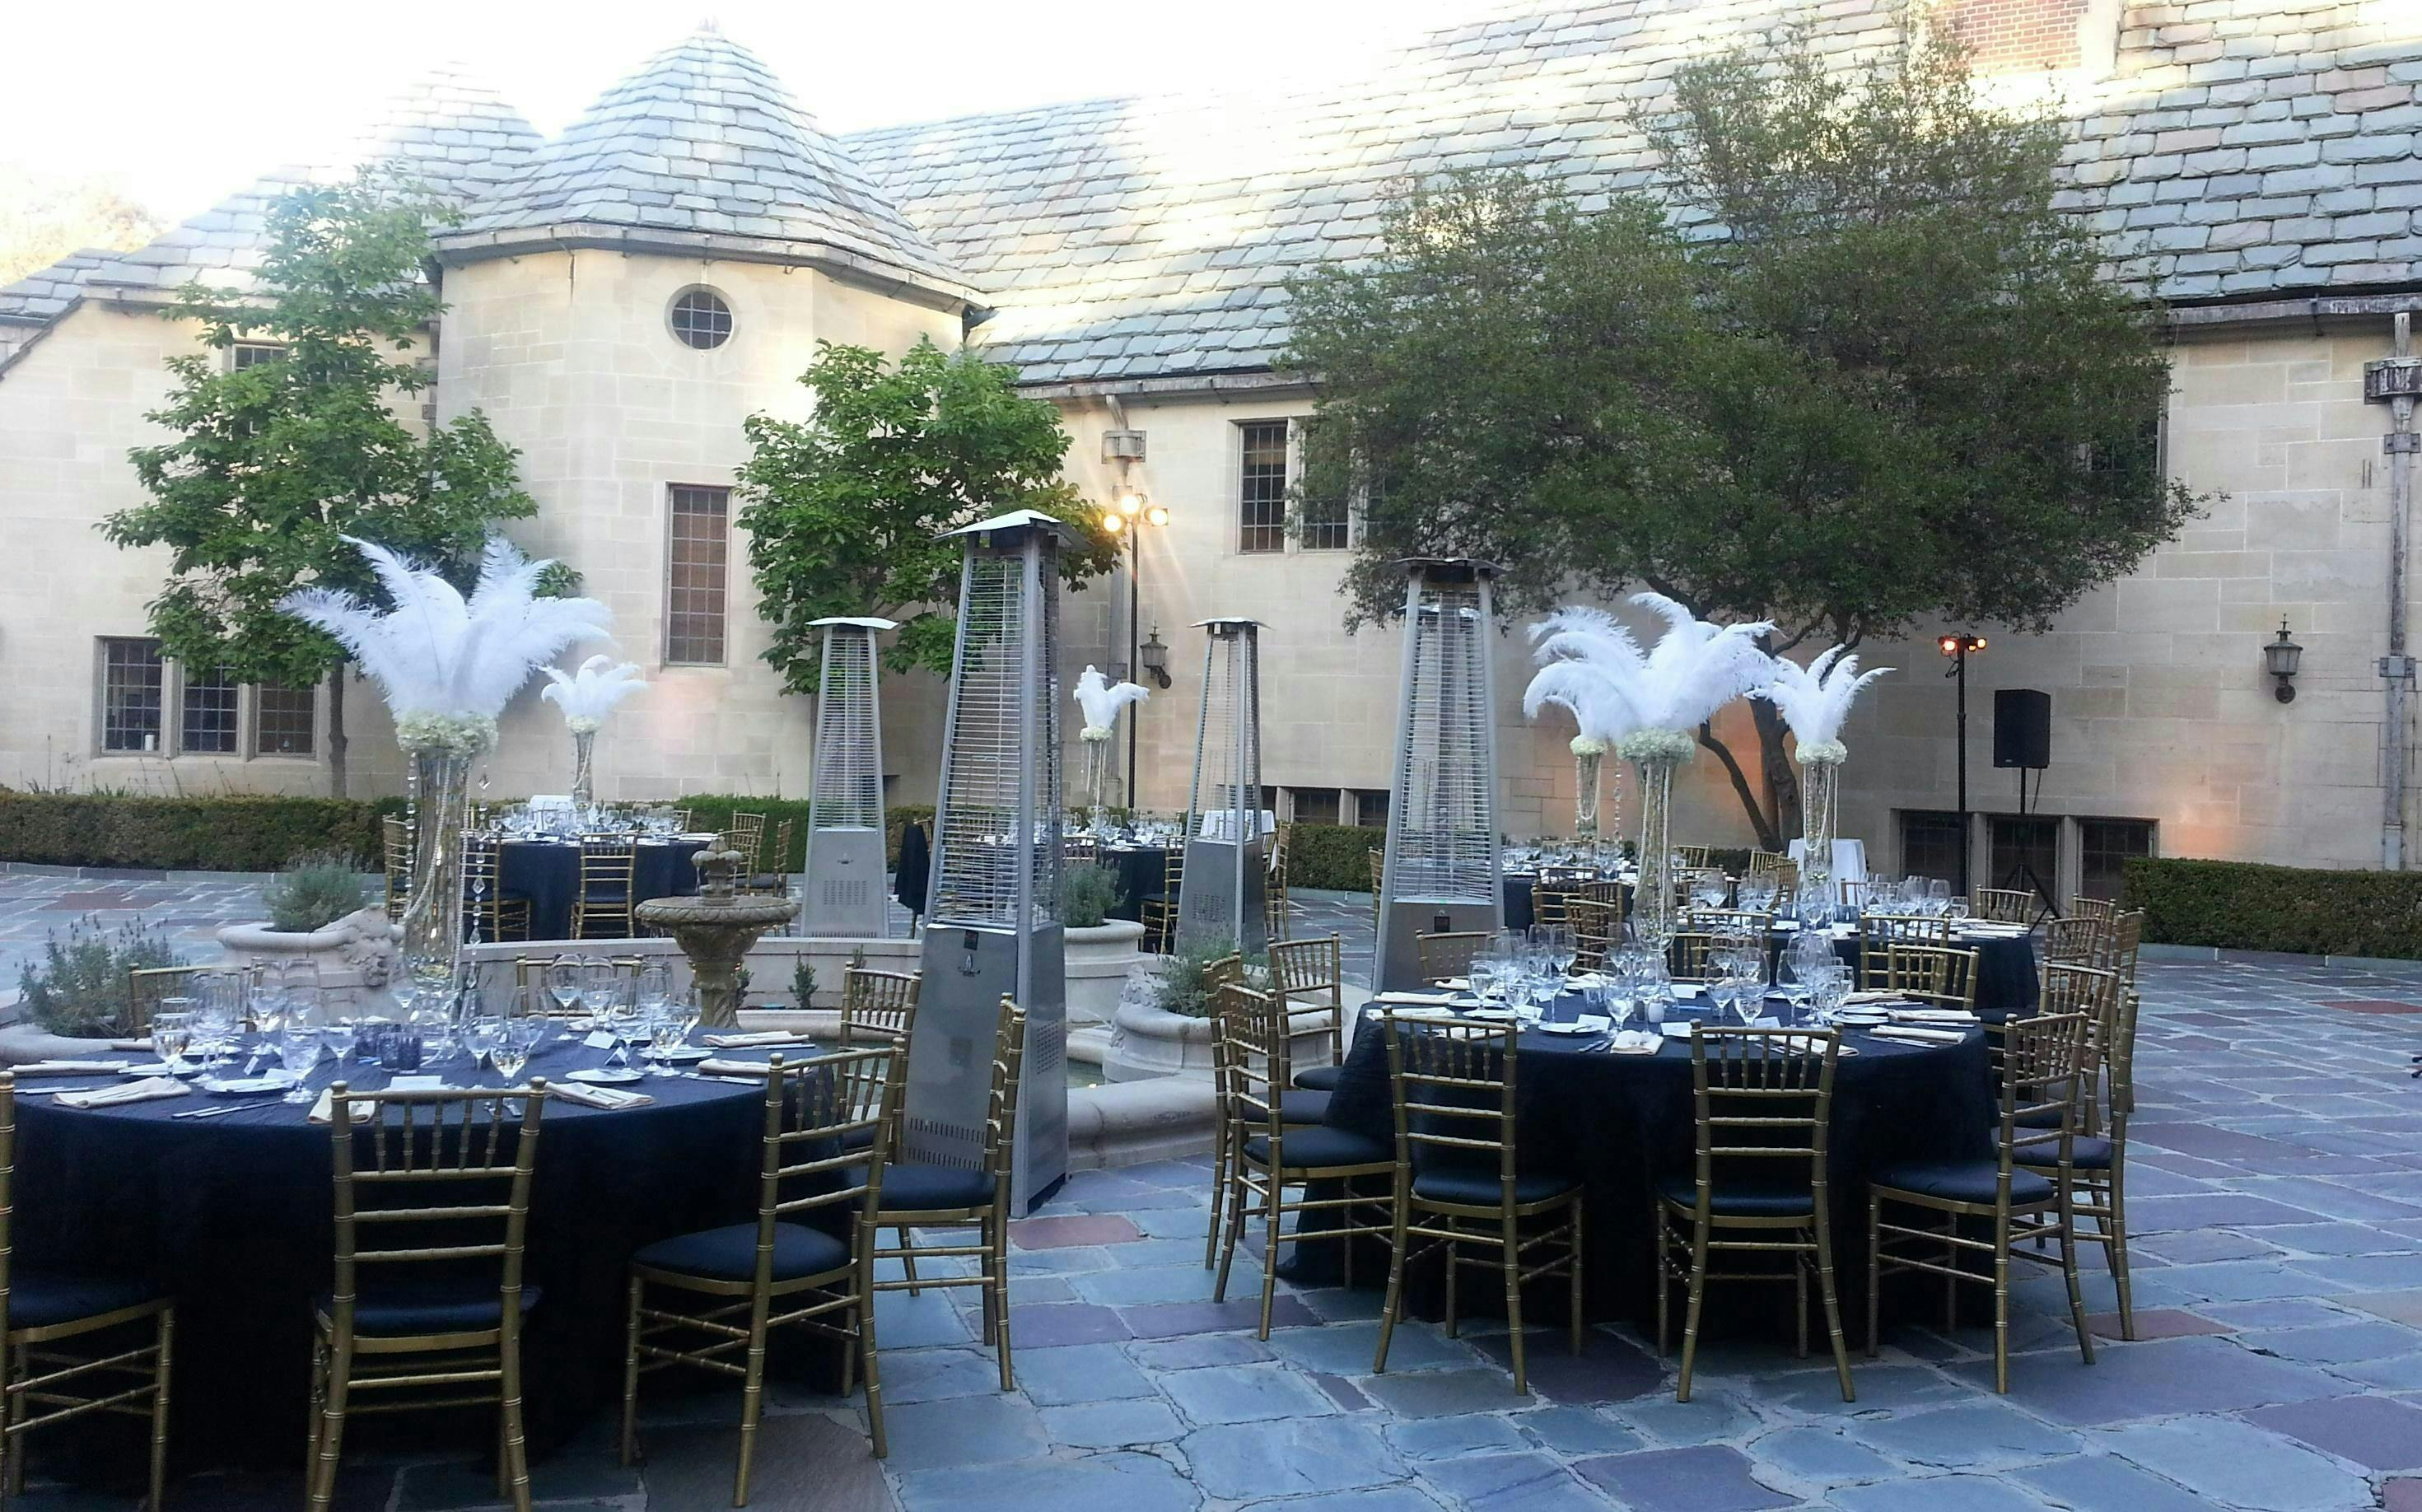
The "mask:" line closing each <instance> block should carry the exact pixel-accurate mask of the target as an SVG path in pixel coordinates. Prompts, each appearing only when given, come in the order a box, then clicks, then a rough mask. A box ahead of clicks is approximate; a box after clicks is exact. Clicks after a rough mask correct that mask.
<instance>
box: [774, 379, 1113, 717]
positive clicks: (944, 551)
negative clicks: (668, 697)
mask: <svg viewBox="0 0 2422 1512" xmlns="http://www.w3.org/2000/svg"><path fill="white" fill-rule="evenodd" d="M799 382H801V383H802V384H805V385H806V386H808V387H809V388H810V390H811V391H813V393H814V394H815V405H816V407H815V415H814V417H812V418H810V419H808V420H803V421H800V420H782V419H776V418H774V417H771V416H768V415H752V416H750V417H748V419H747V433H748V444H749V448H750V452H749V458H748V461H747V463H746V464H745V465H742V467H741V469H740V492H741V496H742V497H743V498H744V499H745V500H746V503H745V504H744V506H743V508H742V510H741V512H740V525H741V526H742V527H743V528H745V529H747V532H748V565H749V567H750V569H751V570H752V572H753V573H754V574H755V577H756V583H757V591H758V594H759V598H758V606H757V607H758V612H759V613H760V614H762V615H763V617H764V618H765V620H766V622H768V623H769V624H771V625H772V626H773V644H771V645H770V646H768V647H766V649H765V652H764V657H765V660H766V662H767V663H768V664H770V665H771V666H773V667H774V668H775V669H777V670H779V671H780V672H781V674H782V684H783V686H784V687H785V688H787V689H788V690H789V691H791V692H794V693H810V692H813V691H814V690H815V685H816V676H817V670H818V664H817V654H818V641H817V636H816V632H815V631H814V630H812V629H810V624H811V623H812V622H815V621H817V620H820V619H826V618H828V617H832V616H836V615H863V614H878V615H881V616H883V617H884V618H886V619H891V620H897V621H899V622H901V625H900V633H899V636H898V637H897V638H896V639H895V640H894V642H893V644H892V646H891V648H890V649H889V651H888V652H887V653H886V654H885V660H886V662H887V664H888V665H889V666H891V667H894V668H903V669H904V668H909V667H924V668H928V669H932V670H935V671H948V670H949V669H950V666H951V650H952V639H953V638H954V636H955V634H956V630H957V624H958V619H957V611H956V606H957V603H958V581H959V559H960V555H961V553H960V549H959V547H958V545H957V544H956V543H951V542H942V541H937V540H936V537H938V536H940V535H941V534H942V532H944V531H946V530H952V529H956V528H958V527H960V526H963V525H967V524H970V523H972V522H974V521H977V520H981V519H984V518H986V517H988V516H990V515H995V514H1000V513H1004V512H1008V511H1011V510H1040V511H1042V512H1044V513H1046V514H1050V515H1054V516H1056V517H1058V518H1059V519H1062V520H1064V521H1066V522H1068V523H1069V524H1070V526H1071V527H1072V528H1075V529H1076V530H1077V534H1078V536H1079V538H1080V541H1081V544H1080V545H1079V546H1078V548H1077V549H1075V550H1071V551H1066V552H1063V553H1062V556H1061V559H1060V571H1061V575H1062V577H1063V578H1064V579H1065V580H1066V581H1068V582H1070V583H1072V584H1078V583H1082V582H1083V581H1084V580H1085V579H1086V578H1089V577H1092V576H1094V575H1097V574H1099V573H1102V572H1104V571H1106V570H1108V569H1109V565H1110V563H1111V560H1112V559H1113V554H1114V550H1115V548H1114V546H1113V544H1112V543H1110V542H1109V540H1107V539H1106V538H1105V537H1103V536H1102V535H1101V534H1100V532H1099V531H1098V530H1097V529H1096V528H1094V524H1093V520H1092V519H1091V517H1090V516H1089V515H1087V514H1086V513H1085V512H1084V511H1083V509H1082V505H1081V501H1080V500H1079V498H1078V497H1077V490H1076V488H1075V486H1074V485H1072V484H1070V483H1067V482H1065V481H1063V480H1062V479H1061V476H1060V464H1061V459H1062V458H1063V457H1064V456H1066V455H1067V451H1068V433H1067V432H1066V431H1065V430H1063V429H1062V428H1061V424H1060V412H1059V410H1058V409H1057V408H1056V407H1055V406H1053V405H1052V404H1051V403H1050V402H1048V401H1046V400H1039V399H1028V398H1026V397H1025V396H1023V395H1021V394H1019V393H1018V392H1017V387H1016V374H1015V371H1014V370H1012V369H1009V368H1006V367H1001V366H999V365H997V364H993V363H987V362H984V361H982V360H981V359H979V358H977V357H975V356H973V355H972V354H967V353H965V352H961V353H959V354H946V353H944V352H943V351H942V350H941V349H940V348H939V347H937V346H936V345H935V344H934V343H933V342H932V341H931V340H930V339H920V340H919V341H918V343H917V345H916V346H915V347H914V348H912V349H911V350H910V351H909V352H908V353H907V354H906V355H904V356H903V357H902V358H901V359H900V361H899V364H898V365H897V366H892V365H890V364H888V363H887V362H886V361H885V360H884V357H883V354H881V353H879V352H874V351H872V350H870V349H868V348H866V347H857V346H841V345H838V344H835V343H833V342H830V341H819V342H817V343H816V359H815V361H814V362H813V363H812V364H810V366H809V368H808V370H807V371H806V372H804V373H802V374H801V375H800V377H799Z"/></svg>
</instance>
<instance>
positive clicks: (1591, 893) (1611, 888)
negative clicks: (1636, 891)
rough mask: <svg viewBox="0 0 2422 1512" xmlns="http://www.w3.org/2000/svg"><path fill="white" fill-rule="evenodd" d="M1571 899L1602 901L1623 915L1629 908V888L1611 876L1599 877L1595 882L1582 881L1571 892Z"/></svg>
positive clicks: (1578, 901)
mask: <svg viewBox="0 0 2422 1512" xmlns="http://www.w3.org/2000/svg"><path fill="white" fill-rule="evenodd" d="M1573 901H1574V902H1576V903H1602V904H1605V905H1607V906H1610V907H1612V908H1613V909H1614V910H1615V911H1616V913H1617V914H1618V915H1624V914H1628V911H1629V909H1630V906H1631V889H1630V888H1628V887H1627V886H1625V885H1624V884H1623V883H1621V882H1618V881H1616V880H1614V879H1613V878H1612V877H1601V878H1599V879H1598V880H1597V881H1596V882H1584V883H1582V884H1581V889H1580V890H1579V891H1577V892H1575V893H1574V894H1573Z"/></svg>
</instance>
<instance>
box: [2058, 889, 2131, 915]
mask: <svg viewBox="0 0 2422 1512" xmlns="http://www.w3.org/2000/svg"><path fill="white" fill-rule="evenodd" d="M2068 912H2069V916H2070V917H2071V918H2074V919H2100V920H2103V921H2110V920H2114V919H2116V918H2118V917H2119V905H2118V903H2117V902H2116V901H2115V900H2114V899H2111V898H2089V897H2087V896H2086V895H2085V894H2084V893H2083V892H2081V893H2079V894H2078V895H2077V896H2075V897H2073V898H2071V899H2069V900H2068Z"/></svg>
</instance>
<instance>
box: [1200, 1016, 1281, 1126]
mask: <svg viewBox="0 0 2422 1512" xmlns="http://www.w3.org/2000/svg"><path fill="white" fill-rule="evenodd" d="M1212 1033H1213V1036H1214V1038H1215V1039H1216V1041H1217V1042H1218V1044H1219V1051H1218V1053H1217V1055H1216V1056H1215V1060H1216V1062H1217V1069H1218V1072H1219V1077H1220V1079H1221V1083H1222V1084H1221V1087H1220V1091H1219V1095H1220V1098H1221V1101H1222V1102H1223V1104H1224V1105H1225V1106H1224V1108H1223V1109H1222V1111H1223V1112H1224V1113H1225V1114H1226V1116H1227V1117H1229V1118H1230V1119H1233V1120H1236V1121H1239V1122H1251V1123H1256V1124H1259V1125H1262V1126H1265V1127H1264V1130H1263V1131H1264V1132H1265V1133H1266V1134H1268V1135H1269V1137H1270V1140H1271V1148H1272V1149H1273V1150H1276V1148H1277V1142H1278V1140H1279V1137H1280V1128H1279V1118H1278V1103H1279V1095H1280V1094H1281V1093H1282V1092H1284V1091H1285V1090H1286V1088H1287V1086H1288V1085H1289V1083H1290V1082H1291V1081H1292V1080H1293V1075H1292V1067H1291V1065H1290V1063H1289V1049H1290V1047H1289V1045H1288V1042H1287V1032H1286V1013H1285V1011H1284V1009H1283V1008H1282V1007H1281V1006H1280V1000H1278V999H1277V998H1275V997H1273V996H1271V995H1270V994H1269V993H1266V992H1257V991H1255V990H1254V989H1253V988H1251V987H1249V986H1247V985H1245V984H1243V983H1242V982H1240V981H1235V980H1233V979H1232V980H1229V981H1225V982H1222V983H1220V984H1219V987H1218V988H1217V989H1216V990H1215V991H1214V992H1213V994H1212Z"/></svg>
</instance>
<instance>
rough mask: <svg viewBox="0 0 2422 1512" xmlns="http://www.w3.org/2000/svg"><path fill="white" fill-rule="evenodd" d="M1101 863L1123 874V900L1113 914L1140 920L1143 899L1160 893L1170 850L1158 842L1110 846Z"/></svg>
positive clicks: (1115, 917) (1121, 875)
mask: <svg viewBox="0 0 2422 1512" xmlns="http://www.w3.org/2000/svg"><path fill="white" fill-rule="evenodd" d="M1101 864H1103V865H1104V866H1107V867H1109V869H1110V870H1111V871H1113V872H1116V873H1117V874H1119V901H1118V906H1116V907H1114V908H1112V909H1111V910H1110V917H1111V918H1113V919H1126V920H1140V919H1141V918H1142V917H1143V900H1144V899H1146V898H1148V897H1153V896H1156V894H1158V893H1159V891H1160V889H1161V884H1162V882H1163V881H1165V880H1166V876H1167V872H1168V867H1169V852H1168V851H1167V850H1165V849H1163V848H1162V847H1160V846H1157V845H1146V846H1136V847H1119V848H1116V849H1109V848H1106V849H1104V850H1103V851H1102V853H1101Z"/></svg>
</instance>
